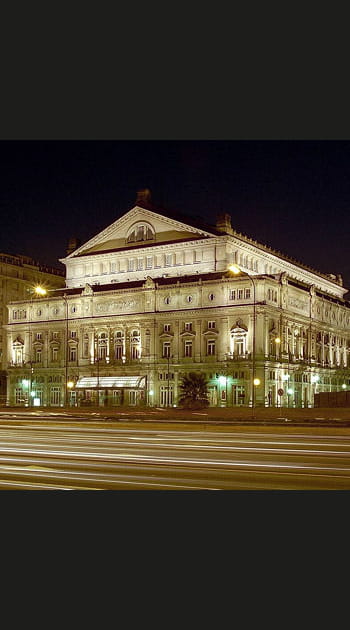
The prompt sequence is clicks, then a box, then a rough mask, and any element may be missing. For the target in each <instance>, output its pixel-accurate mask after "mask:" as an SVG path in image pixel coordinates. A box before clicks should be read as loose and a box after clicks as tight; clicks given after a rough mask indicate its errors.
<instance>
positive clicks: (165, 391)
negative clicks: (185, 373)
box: [160, 385, 173, 407]
mask: <svg viewBox="0 0 350 630" xmlns="http://www.w3.org/2000/svg"><path fill="white" fill-rule="evenodd" d="M172 404H173V388H172V387H169V388H168V387H167V386H165V385H162V386H161V388H160V406H161V407H171V406H172Z"/></svg>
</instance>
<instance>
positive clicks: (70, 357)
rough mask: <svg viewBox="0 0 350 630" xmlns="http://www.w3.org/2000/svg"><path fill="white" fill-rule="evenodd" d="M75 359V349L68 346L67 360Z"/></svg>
mask: <svg viewBox="0 0 350 630" xmlns="http://www.w3.org/2000/svg"><path fill="white" fill-rule="evenodd" d="M76 360H77V349H76V348H69V361H76Z"/></svg>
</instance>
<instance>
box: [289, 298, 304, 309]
mask: <svg viewBox="0 0 350 630" xmlns="http://www.w3.org/2000/svg"><path fill="white" fill-rule="evenodd" d="M288 302H289V306H291V307H292V308H296V309H298V310H299V311H306V310H307V308H308V302H306V301H305V300H301V299H300V298H297V297H289V300H288Z"/></svg>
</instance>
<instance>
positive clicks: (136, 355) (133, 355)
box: [131, 345, 140, 360]
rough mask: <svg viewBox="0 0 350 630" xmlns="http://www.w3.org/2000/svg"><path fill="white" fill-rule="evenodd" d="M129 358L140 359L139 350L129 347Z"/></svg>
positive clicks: (137, 347)
mask: <svg viewBox="0 0 350 630" xmlns="http://www.w3.org/2000/svg"><path fill="white" fill-rule="evenodd" d="M131 358H132V359H133V360H135V359H139V358H140V349H139V346H136V345H132V346H131Z"/></svg>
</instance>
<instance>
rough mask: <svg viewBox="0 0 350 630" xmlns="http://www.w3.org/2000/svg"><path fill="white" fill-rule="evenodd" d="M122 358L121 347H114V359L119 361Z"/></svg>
mask: <svg viewBox="0 0 350 630" xmlns="http://www.w3.org/2000/svg"><path fill="white" fill-rule="evenodd" d="M122 356H123V346H122V345H118V346H116V347H115V351H114V357H115V358H116V359H117V360H118V361H119V360H120V359H121V358H122Z"/></svg>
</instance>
